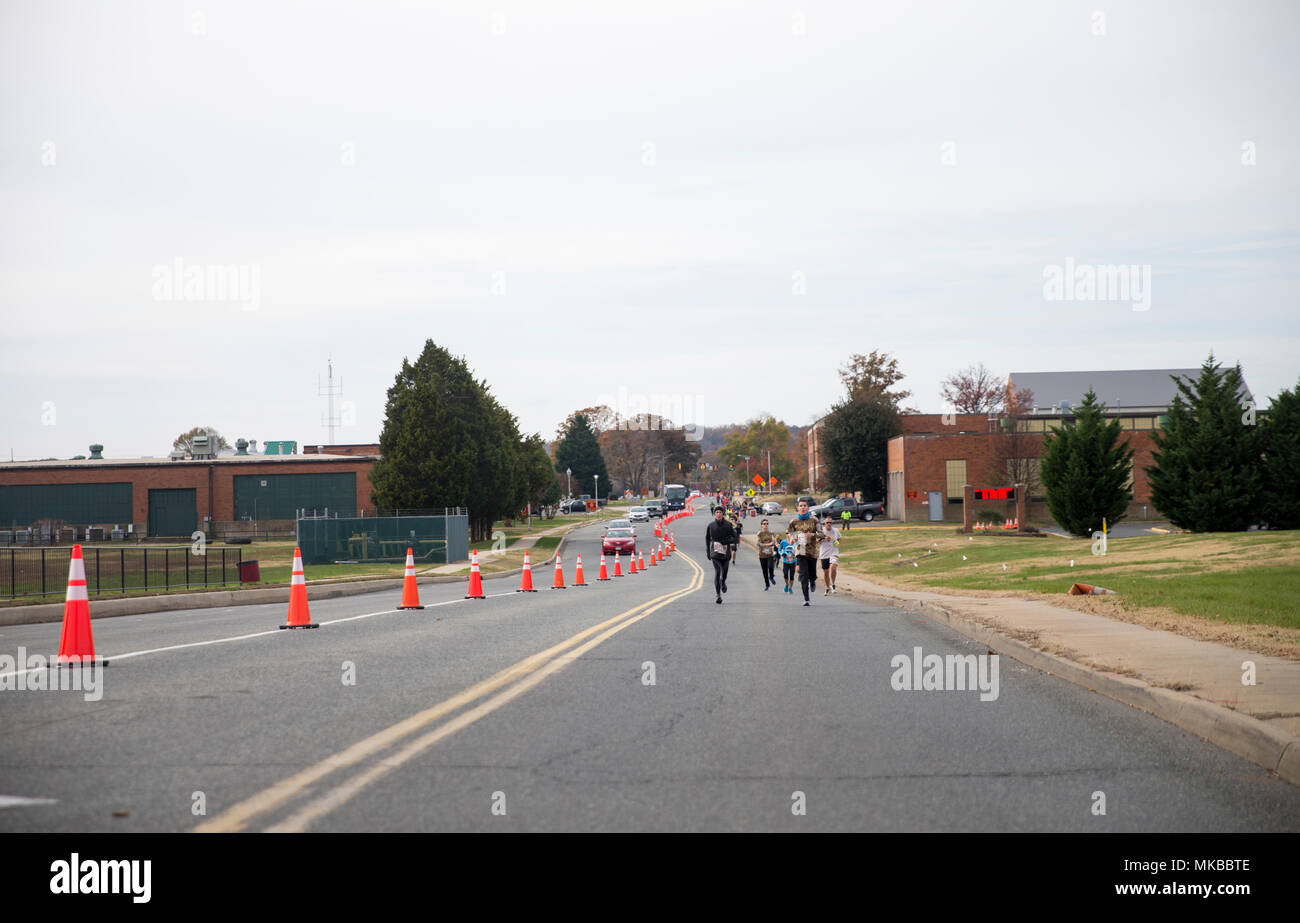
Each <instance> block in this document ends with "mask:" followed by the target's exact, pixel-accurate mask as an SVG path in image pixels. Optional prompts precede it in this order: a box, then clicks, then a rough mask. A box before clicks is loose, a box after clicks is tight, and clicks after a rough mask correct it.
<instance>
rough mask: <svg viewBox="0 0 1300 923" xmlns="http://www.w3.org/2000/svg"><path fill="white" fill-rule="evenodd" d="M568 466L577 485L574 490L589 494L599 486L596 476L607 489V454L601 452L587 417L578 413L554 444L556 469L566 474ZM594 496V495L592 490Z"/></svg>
mask: <svg viewBox="0 0 1300 923" xmlns="http://www.w3.org/2000/svg"><path fill="white" fill-rule="evenodd" d="M566 469H571V470H572V471H573V479H572V483H573V484H575V485H577V486H576V487H574V488H573V489H574V492H575V493H578V494H585V493H589V492H591V491H592V490H594V489H595V488H596V481H595V475H597V474H599V475H600V480H601V483H603V484H604V485H605V489H608V487H609V472H608V471H606V470H605V456H604V455H602V454H601V452H600V443H599V442H597V441H596V434H595V433H593V432H592V431H591V425H590V424H589V423H588V422H587V418H586V416H584V415H583V414H580V413H575V414H574V415H573V417H572V418H571V419H570V421H569V428H568V430H566V431H565V433H564V436H563V437H562V438H561V439H560V442H559V444H558V445H557V446H556V447H555V470H556V471H558V472H560V473H561V474H563V473H564V472H565V470H566ZM592 496H595V494H594V493H593V494H592Z"/></svg>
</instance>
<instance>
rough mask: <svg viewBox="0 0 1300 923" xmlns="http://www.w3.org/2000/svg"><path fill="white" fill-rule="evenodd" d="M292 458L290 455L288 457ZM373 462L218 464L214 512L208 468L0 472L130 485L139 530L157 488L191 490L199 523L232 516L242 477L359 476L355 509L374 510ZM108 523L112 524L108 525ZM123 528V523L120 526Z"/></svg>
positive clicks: (45, 480)
mask: <svg viewBox="0 0 1300 923" xmlns="http://www.w3.org/2000/svg"><path fill="white" fill-rule="evenodd" d="M290 457H292V456H290ZM373 464H374V459H372V458H367V459H365V460H361V459H358V460H357V461H337V462H336V461H317V462H292V461H285V462H280V461H275V462H256V461H248V462H239V463H233V464H232V463H222V462H217V463H215V464H214V465H213V466H212V470H213V477H212V510H215V512H213V511H212V510H210V509H209V507H208V464H207V463H206V462H168V463H166V464H145V465H131V464H122V465H115V464H113V463H112V462H111V461H105V462H104V463H103V464H102V465H100V464H96V465H73V466H70V467H66V468H60V467H44V468H13V469H3V468H0V484H5V485H12V484H107V483H113V482H123V481H129V482H130V483H131V509H132V518H133V521H134V523H135V528H136V531H137V532H143V531H144V529H145V527H146V525H147V524H148V522H149V491H150V489H154V490H157V489H161V488H193V489H194V496H195V501H196V502H195V505H196V507H197V510H198V517H199V523H200V524H202V523H203V521H204V517H205V516H209V515H211V516H212V518H213V520H215V521H217V522H228V521H230V520H233V519H234V518H235V489H234V485H235V481H234V479H235V476H236V475H244V474H325V473H328V474H347V473H355V474H356V475H357V510H358V511H360V510H362V509H369V508H372V507H373V504H372V503H371V502H370V491H371V490H372V487H371V484H370V468H371V466H372V465H373ZM109 525H111V523H110V524H109ZM122 525H123V526H125V525H126V523H122Z"/></svg>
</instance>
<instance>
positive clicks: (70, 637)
mask: <svg viewBox="0 0 1300 923" xmlns="http://www.w3.org/2000/svg"><path fill="white" fill-rule="evenodd" d="M59 663H60V665H62V664H65V663H82V664H85V663H98V664H100V665H101V666H102V665H103V664H106V663H108V661H107V660H100V659H99V658H98V657H96V656H95V638H94V636H93V635H91V633H90V595H89V593H88V591H87V590H86V561H85V559H84V558H82V556H81V546H80V545H73V546H72V560H71V561H70V562H69V564H68V593H67V595H66V596H65V597H64V602H63V634H62V636H61V637H60V638H59Z"/></svg>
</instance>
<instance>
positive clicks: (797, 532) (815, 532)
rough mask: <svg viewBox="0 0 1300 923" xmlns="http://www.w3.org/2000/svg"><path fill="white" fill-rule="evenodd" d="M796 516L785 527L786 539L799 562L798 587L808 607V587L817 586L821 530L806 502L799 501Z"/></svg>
mask: <svg viewBox="0 0 1300 923" xmlns="http://www.w3.org/2000/svg"><path fill="white" fill-rule="evenodd" d="M797 509H798V515H797V516H795V518H794V519H791V520H790V525H788V526H787V527H786V537H787V538H789V539H790V541H791V543H792V544H793V545H794V547H795V552H796V555H797V557H798V561H799V586H800V587H802V588H803V604H804V605H805V606H807V605H809V602H808V587H809V586H810V585H811V586H812V587H813V588H814V589H815V588H816V586H817V542H818V540H819V539H820V538H821V528H820V524H819V523H818V521H817V517H816V516H814V515H813V514H812V513H810V512H808V501H807V500H800V501H799V506H798V507H797Z"/></svg>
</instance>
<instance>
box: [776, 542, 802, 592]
mask: <svg viewBox="0 0 1300 923" xmlns="http://www.w3.org/2000/svg"><path fill="white" fill-rule="evenodd" d="M777 547H778V549H779V550H780V553H781V573H782V574H783V575H784V576H785V591H786V592H787V593H793V592H794V571H795V567H796V566H797V564H796V558H795V554H794V545H792V544H790V543H789V542H788V541H786V540H785V539H781V544H780V545H779V546H777Z"/></svg>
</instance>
